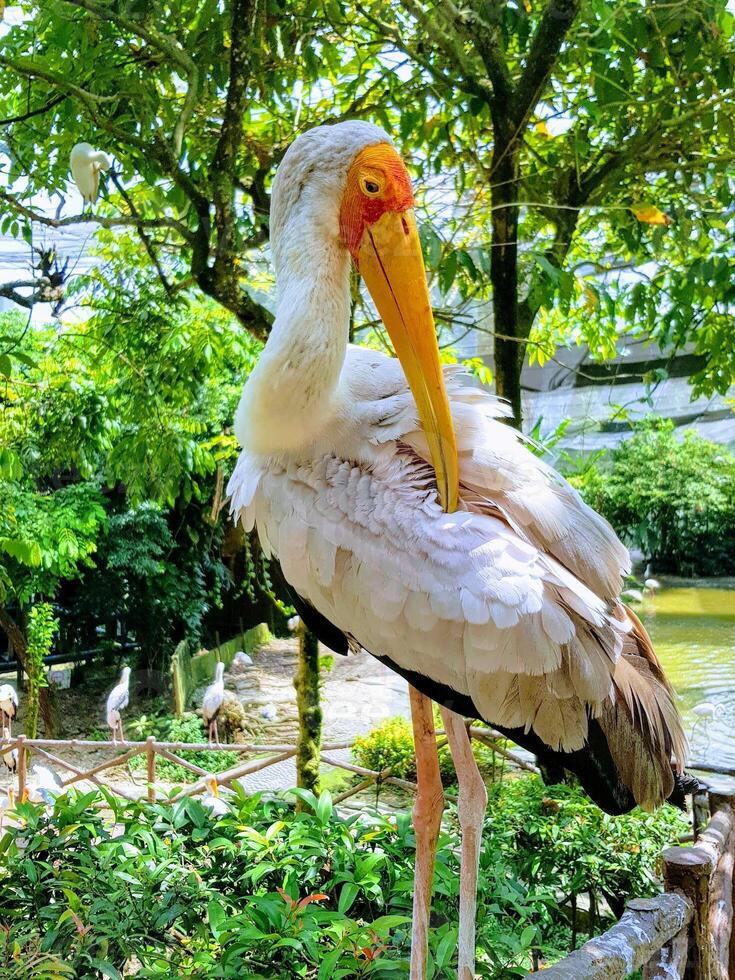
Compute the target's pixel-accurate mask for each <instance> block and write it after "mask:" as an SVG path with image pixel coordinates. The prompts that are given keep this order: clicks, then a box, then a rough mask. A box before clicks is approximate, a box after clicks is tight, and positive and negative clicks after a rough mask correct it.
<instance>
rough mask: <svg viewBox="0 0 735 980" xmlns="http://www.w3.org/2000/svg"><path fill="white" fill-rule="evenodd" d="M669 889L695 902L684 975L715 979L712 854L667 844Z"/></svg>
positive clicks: (666, 875)
mask: <svg viewBox="0 0 735 980" xmlns="http://www.w3.org/2000/svg"><path fill="white" fill-rule="evenodd" d="M663 862H664V881H665V885H666V891H667V892H681V893H682V894H684V895H685V896H686V897H687V898H688V899H689V901H690V902H691V903H692V908H693V914H692V920H691V923H690V925H689V950H688V955H687V967H686V973H685V974H684V976H685V977H687V978H690V980H712V942H711V940H710V935H709V880H710V876H711V874H712V872H713V871H714V861H713V859H712V855H711V854H710V853H709V851H708V850H707V849H705V848H700V847H697V846H694V847H667V848H666V850H665V851H664V853H663Z"/></svg>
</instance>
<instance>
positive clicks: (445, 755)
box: [352, 715, 457, 786]
mask: <svg viewBox="0 0 735 980" xmlns="http://www.w3.org/2000/svg"><path fill="white" fill-rule="evenodd" d="M352 752H353V755H354V756H355V759H356V760H357V762H358V763H359V764H360V765H361V766H364V767H365V768H366V769H374V770H375V771H376V772H382V771H383V770H384V769H391V770H392V775H394V776H397V777H398V778H399V779H409V780H411V781H412V782H415V780H416V751H415V749H414V744H413V729H412V727H411V722H410V721H408V719H406V718H404V717H403V716H402V715H398V716H397V717H396V718H388V719H386V721H383V722H381V723H380V724H379V725H376V727H375V728H373V730H372V731H370V732H368V734H367V735H362V736H360V737H358V738H356V739H355V744H354V746H353V749H352ZM439 769H440V771H441V776H442V782H443V783H444V785H445V786H449V785H451V784H452V783H455V782H456V780H457V774H456V772H455V770H454V763H453V762H452V754H451V752H450V751H449V748H448V746H446V745H445V746H443V747H442V748H441V749H439Z"/></svg>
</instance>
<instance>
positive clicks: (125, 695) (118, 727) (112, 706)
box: [107, 667, 130, 742]
mask: <svg viewBox="0 0 735 980" xmlns="http://www.w3.org/2000/svg"><path fill="white" fill-rule="evenodd" d="M129 701H130V667H123V669H122V675H121V676H120V683H119V684H116V685H115V687H113V689H112V690H111V691H110V693H109V694H108V696H107V724H108V725H109V726H110V728H111V729H112V741H113V742H117V736H118V733H119V735H120V741H121V742H124V741H125V736H124V735H123V725H122V715H121V712H123V711H124V710H125V709H126V708H127V706H128V702H129Z"/></svg>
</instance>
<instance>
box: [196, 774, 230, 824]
mask: <svg viewBox="0 0 735 980" xmlns="http://www.w3.org/2000/svg"><path fill="white" fill-rule="evenodd" d="M207 786H208V788H209V792H208V793H205V794H204V796H202V806H205V807H206V808H207V809H208V810H209V811H210V812H211V813H212V816H214V817H225V816H227V814H228V813H231V812H232V811H231V810H230V807H229V806H228V804H227V802H226V801H225V800H224V799H223V796H224V795H225V794H227V795H231V791H230V790H225V789H220V787H219V786H218V784H217V780H216V779H210V780H209V782H208V783H207Z"/></svg>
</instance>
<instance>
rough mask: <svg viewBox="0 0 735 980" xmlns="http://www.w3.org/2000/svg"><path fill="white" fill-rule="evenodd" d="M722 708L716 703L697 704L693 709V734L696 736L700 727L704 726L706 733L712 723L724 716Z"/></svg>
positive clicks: (704, 702)
mask: <svg viewBox="0 0 735 980" xmlns="http://www.w3.org/2000/svg"><path fill="white" fill-rule="evenodd" d="M722 708H723V706H722V705H721V704H716V703H715V702H714V701H701V702H700V703H699V704H695V705H694V707H693V708H692V709H691V713H692V714H693V715H694V724H693V725H692V731H691V734H692V735H693V734H694V731H695V729H696V728H697V726H698V725H703V726H704V730H705V732H706V731H707V729H708V728H709V726H710V723H711V722H713V721H714V720H715V719H716V718H719V716H720V715H721V714H722Z"/></svg>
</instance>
